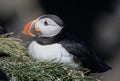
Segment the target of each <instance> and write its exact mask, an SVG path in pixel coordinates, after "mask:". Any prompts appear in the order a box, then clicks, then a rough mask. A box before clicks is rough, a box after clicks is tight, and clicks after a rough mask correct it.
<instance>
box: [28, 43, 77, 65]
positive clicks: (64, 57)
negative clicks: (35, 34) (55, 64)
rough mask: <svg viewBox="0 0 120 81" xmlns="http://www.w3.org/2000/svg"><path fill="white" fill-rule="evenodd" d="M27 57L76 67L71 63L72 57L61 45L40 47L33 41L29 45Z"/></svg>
mask: <svg viewBox="0 0 120 81" xmlns="http://www.w3.org/2000/svg"><path fill="white" fill-rule="evenodd" d="M29 55H30V56H32V57H33V58H34V59H37V60H41V61H44V60H48V61H49V60H53V59H55V60H56V61H60V62H63V63H65V64H66V63H67V64H70V65H72V66H75V67H76V66H78V65H77V64H75V63H74V62H73V55H71V54H69V52H68V51H67V50H66V49H64V48H63V46H62V45H61V44H57V43H55V44H51V45H40V44H38V43H37V42H35V41H33V42H32V43H31V44H30V45H29Z"/></svg>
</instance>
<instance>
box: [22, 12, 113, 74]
mask: <svg viewBox="0 0 120 81" xmlns="http://www.w3.org/2000/svg"><path fill="white" fill-rule="evenodd" d="M22 33H23V34H24V35H26V36H28V37H33V40H32V42H31V43H30V44H29V46H28V52H29V56H31V57H32V58H33V59H36V60H41V61H45V60H48V61H50V60H53V59H54V61H56V62H62V63H63V64H64V65H69V66H72V67H79V66H83V67H85V68H88V69H90V72H92V73H101V72H106V71H108V70H110V69H111V67H110V66H108V65H107V64H106V63H105V62H104V61H103V60H101V59H100V58H98V57H97V56H96V54H95V53H94V51H93V50H92V49H91V48H90V47H88V46H87V45H86V44H85V43H84V42H83V41H80V40H78V38H77V37H76V36H75V35H74V34H71V33H70V32H67V30H65V26H64V23H63V20H62V19H61V18H60V17H58V16H56V15H53V14H45V15H42V16H40V17H38V18H36V19H34V20H32V21H30V22H28V23H27V24H26V25H25V26H24V28H23V29H22Z"/></svg>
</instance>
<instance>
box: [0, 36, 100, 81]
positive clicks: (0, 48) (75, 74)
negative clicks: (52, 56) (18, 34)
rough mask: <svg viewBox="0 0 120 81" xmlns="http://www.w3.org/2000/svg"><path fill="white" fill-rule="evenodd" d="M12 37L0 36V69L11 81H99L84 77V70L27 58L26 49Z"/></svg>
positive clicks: (18, 40) (94, 78)
mask: <svg viewBox="0 0 120 81" xmlns="http://www.w3.org/2000/svg"><path fill="white" fill-rule="evenodd" d="M20 42H21V40H20V39H17V38H14V37H6V36H4V35H2V36H0V54H8V55H9V57H0V68H1V69H3V70H4V71H5V73H6V74H7V75H8V76H9V77H10V79H11V81H99V80H98V79H97V78H96V77H95V76H85V75H84V73H85V72H86V71H88V69H86V68H81V67H80V68H72V67H64V65H63V64H62V63H55V62H53V61H49V62H48V61H44V62H41V61H36V60H33V59H32V58H31V57H29V56H27V48H26V47H25V46H23V45H21V44H20Z"/></svg>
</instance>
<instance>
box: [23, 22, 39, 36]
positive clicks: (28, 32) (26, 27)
mask: <svg viewBox="0 0 120 81" xmlns="http://www.w3.org/2000/svg"><path fill="white" fill-rule="evenodd" d="M34 22H35V20H33V21H30V22H28V23H27V24H26V25H25V26H24V28H23V30H22V33H23V34H25V35H27V36H32V37H35V35H33V34H32V33H31V32H30V29H31V26H32V24H33V23H34ZM35 32H36V33H38V32H40V29H39V28H38V27H35Z"/></svg>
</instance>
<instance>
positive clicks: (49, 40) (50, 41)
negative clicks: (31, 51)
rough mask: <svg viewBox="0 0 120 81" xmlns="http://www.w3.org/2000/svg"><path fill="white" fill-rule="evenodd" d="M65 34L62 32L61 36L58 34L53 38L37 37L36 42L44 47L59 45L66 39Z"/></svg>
mask: <svg viewBox="0 0 120 81" xmlns="http://www.w3.org/2000/svg"><path fill="white" fill-rule="evenodd" d="M63 32H64V31H63V30H62V31H61V32H60V33H59V34H57V35H56V36H53V37H40V36H38V37H36V39H35V41H36V42H37V43H39V44H42V45H48V44H53V43H57V42H59V41H60V40H62V39H63V38H64V37H65V35H66V34H65V33H63Z"/></svg>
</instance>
